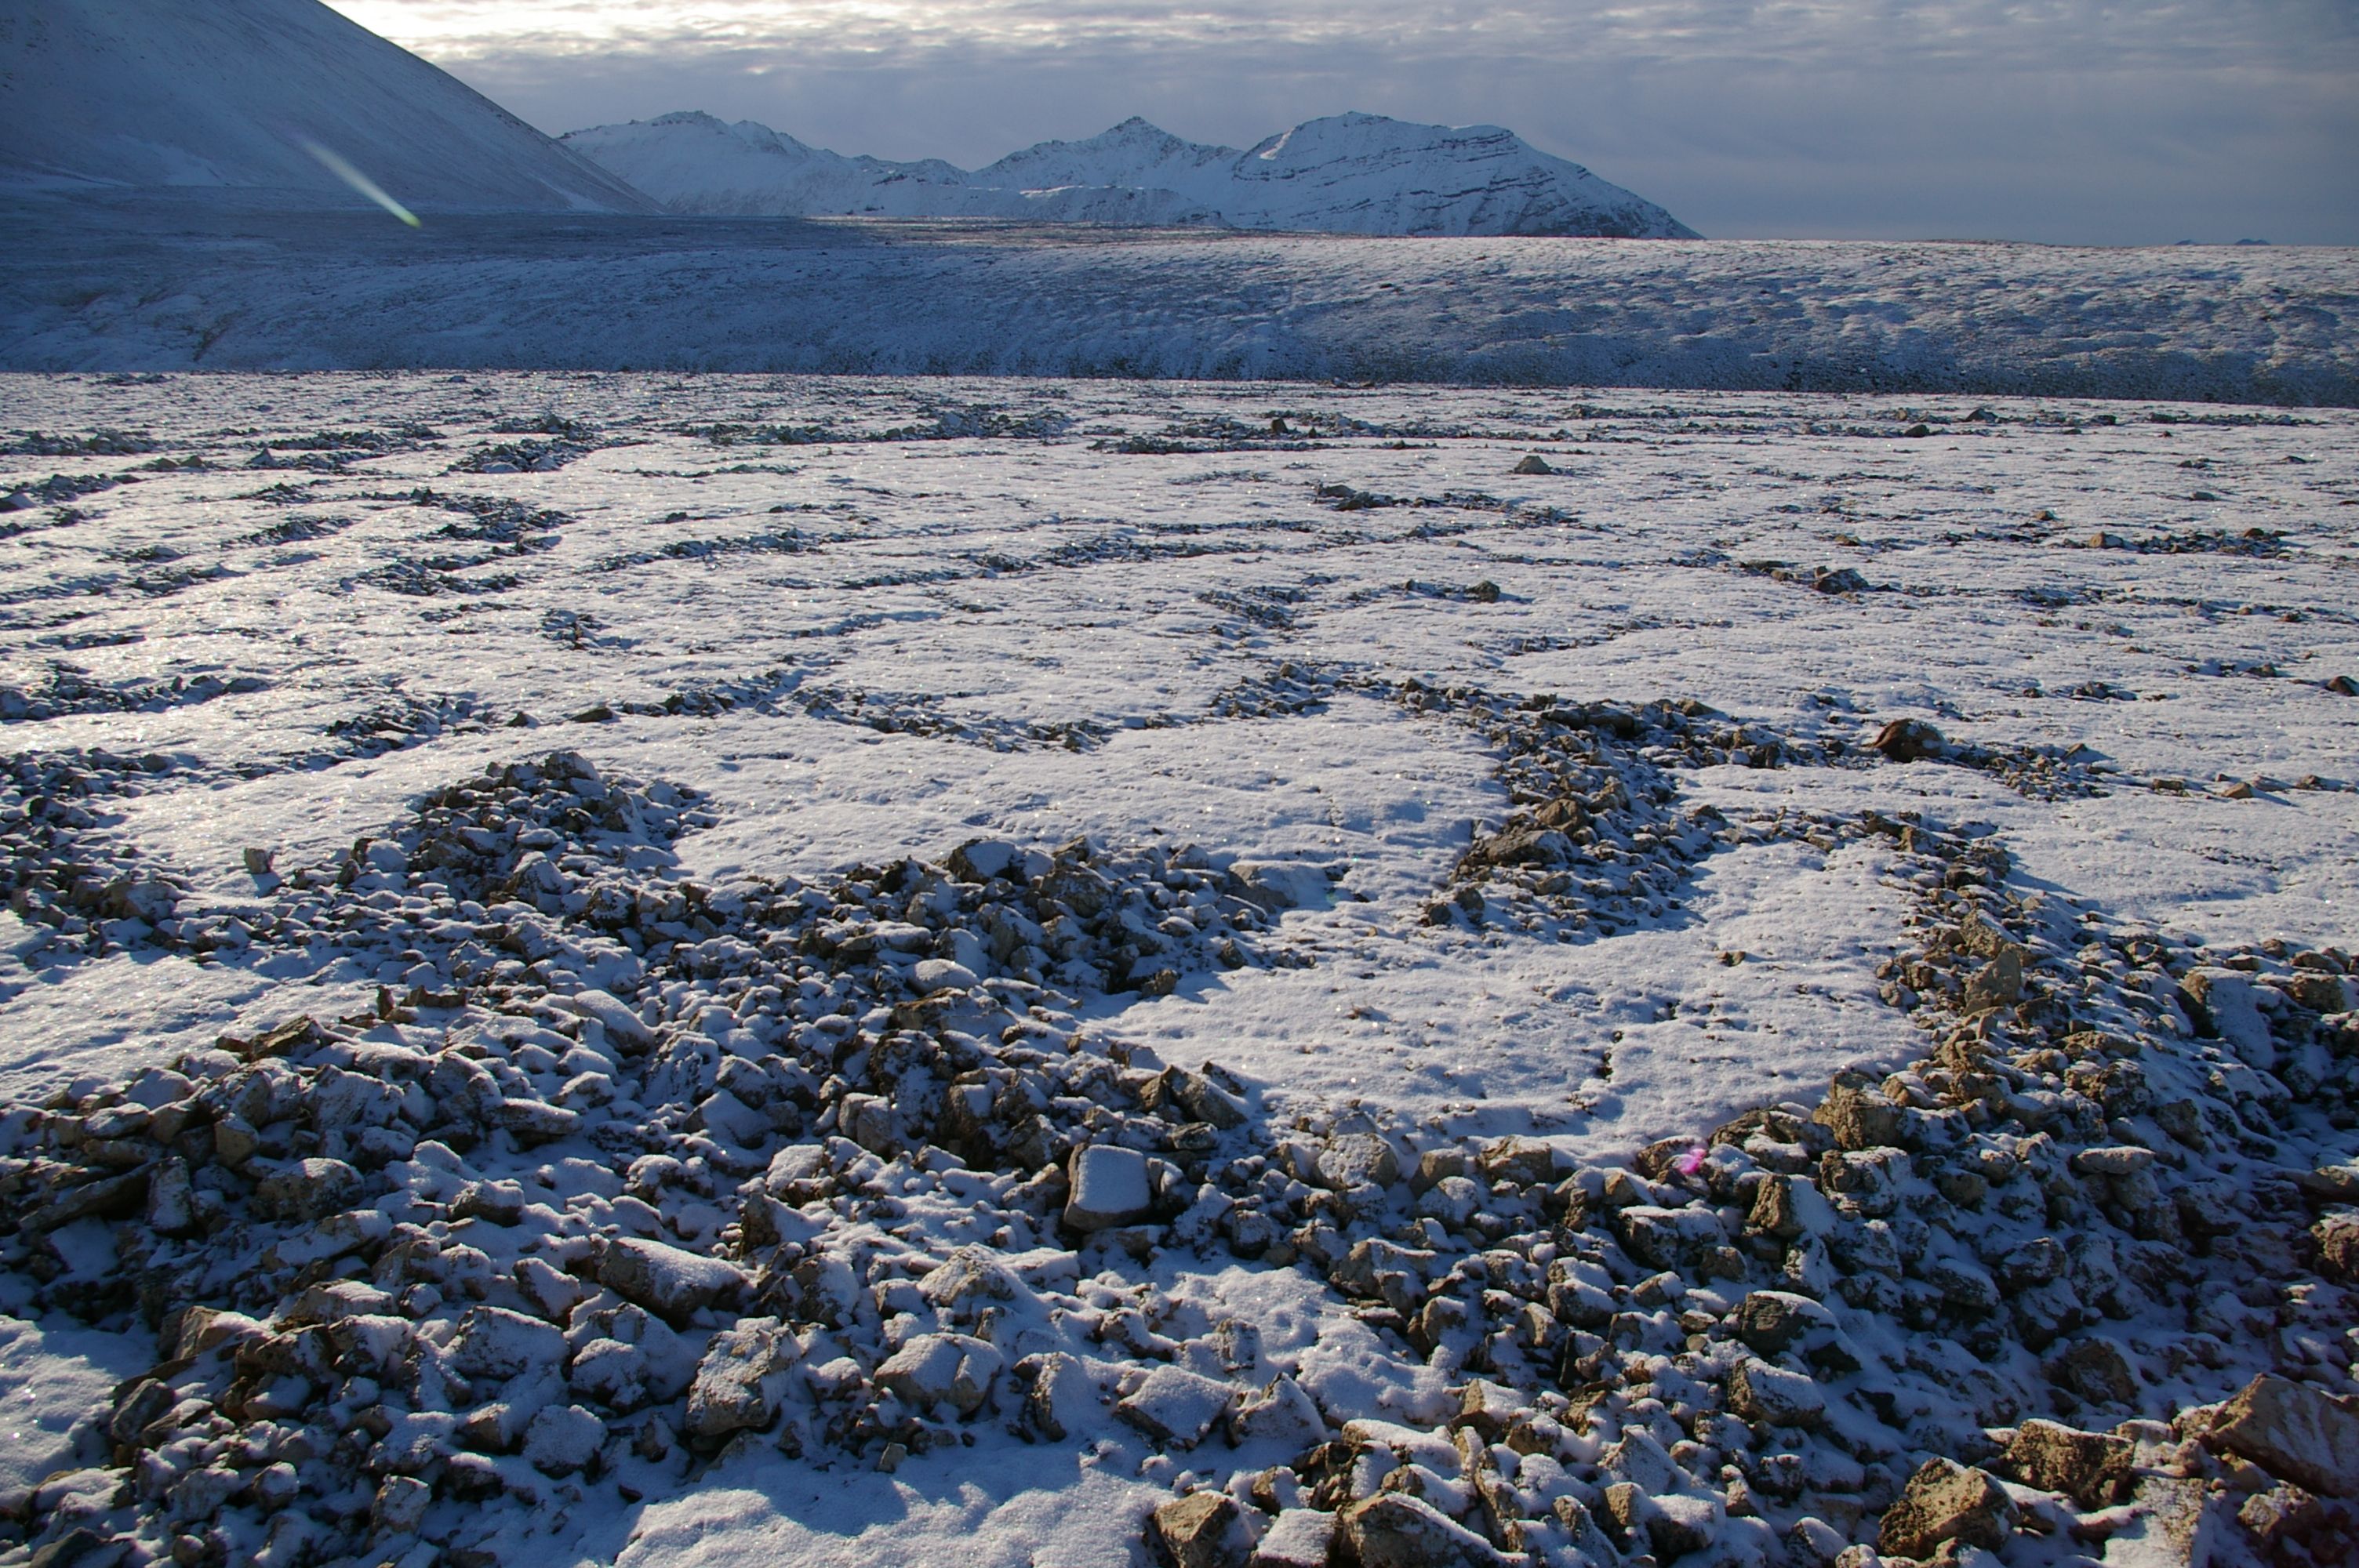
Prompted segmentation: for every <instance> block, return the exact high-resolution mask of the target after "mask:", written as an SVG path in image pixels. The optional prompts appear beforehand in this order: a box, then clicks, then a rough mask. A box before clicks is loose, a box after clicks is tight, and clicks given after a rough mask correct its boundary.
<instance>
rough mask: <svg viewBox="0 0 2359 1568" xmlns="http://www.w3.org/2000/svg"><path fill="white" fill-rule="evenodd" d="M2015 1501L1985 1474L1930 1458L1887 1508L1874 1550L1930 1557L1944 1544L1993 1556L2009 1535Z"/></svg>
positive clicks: (2011, 1529)
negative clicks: (1975, 1548) (1974, 1548)
mask: <svg viewBox="0 0 2359 1568" xmlns="http://www.w3.org/2000/svg"><path fill="white" fill-rule="evenodd" d="M2015 1521H2016V1507H2015V1502H2014V1500H2013V1499H2012V1498H2009V1497H2008V1496H2007V1495H2006V1490H2005V1489H2004V1488H2003V1487H2000V1486H1999V1484H1998V1483H1997V1482H1996V1481H1995V1480H1993V1479H1991V1477H1990V1475H1989V1473H1988V1472H1986V1471H1984V1470H1979V1469H1976V1468H1973V1466H1971V1465H1961V1464H1959V1463H1957V1461H1955V1460H1953V1459H1940V1458H1934V1459H1928V1460H1927V1461H1925V1463H1924V1464H1922V1465H1919V1466H1918V1468H1917V1473H1916V1474H1915V1475H1913V1476H1909V1477H1908V1486H1906V1487H1902V1488H1901V1492H1900V1497H1899V1499H1898V1500H1897V1501H1896V1502H1895V1503H1894V1504H1893V1505H1892V1506H1891V1507H1890V1508H1889V1509H1886V1510H1885V1514H1884V1523H1883V1526H1882V1528H1881V1529H1880V1530H1878V1531H1877V1534H1876V1539H1875V1549H1876V1550H1877V1551H1878V1552H1883V1553H1885V1554H1886V1555H1887V1556H1893V1557H1930V1556H1932V1555H1933V1552H1934V1551H1935V1549H1937V1548H1938V1547H1940V1545H1941V1543H1942V1542H1943V1541H1958V1542H1960V1543H1961V1544H1962V1545H1966V1546H1980V1547H1984V1548H1985V1549H1987V1550H1989V1551H1993V1552H1995V1551H1997V1550H1998V1548H1999V1547H2000V1546H2001V1545H2002V1544H2004V1543H2005V1541H2006V1538H2007V1536H2008V1535H2009V1534H2010V1533H2011V1532H2013V1530H2014V1529H2015Z"/></svg>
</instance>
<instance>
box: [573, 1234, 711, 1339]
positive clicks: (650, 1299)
mask: <svg viewBox="0 0 2359 1568" xmlns="http://www.w3.org/2000/svg"><path fill="white" fill-rule="evenodd" d="M598 1282H599V1283H600V1284H602V1285H604V1286H606V1287H607V1288H608V1289H610V1290H612V1291H613V1292H614V1293H615V1294H616V1295H618V1296H621V1297H622V1298H623V1299H624V1300H625V1301H626V1302H633V1303H636V1304H638V1305H640V1306H643V1307H645V1308H647V1310H648V1311H649V1312H652V1313H655V1314H658V1315H659V1316H662V1317H665V1318H669V1319H670V1320H671V1321H672V1322H674V1323H679V1322H681V1321H683V1320H685V1319H686V1318H688V1317H690V1315H692V1314H694V1313H695V1312H696V1311H697V1310H698V1309H699V1308H701V1307H708V1306H711V1305H712V1303H714V1302H717V1301H719V1300H721V1299H722V1298H723V1297H724V1296H730V1295H734V1294H735V1293H736V1292H738V1291H739V1290H741V1289H743V1288H744V1286H745V1274H744V1273H743V1272H742V1271H739V1269H738V1268H737V1266H736V1265H735V1264H734V1263H724V1262H723V1261H722V1260H720V1259H718V1258H706V1257H703V1256H701V1255H700V1254H698V1253H694V1252H690V1251H686V1250H684V1249H680V1248H678V1247H672V1246H669V1245H667V1244H666V1243H664V1242H661V1241H649V1240H647V1239H645V1238H640V1237H636V1236H625V1237H623V1238H619V1239H616V1240H614V1241H609V1242H608V1243H606V1247H605V1250H604V1251H603V1253H601V1254H600V1256H599V1259H598Z"/></svg>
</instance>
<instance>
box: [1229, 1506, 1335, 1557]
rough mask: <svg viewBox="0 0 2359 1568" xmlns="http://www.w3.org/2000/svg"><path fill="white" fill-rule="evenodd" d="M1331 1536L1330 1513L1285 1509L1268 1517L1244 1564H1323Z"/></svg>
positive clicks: (1332, 1527) (1331, 1540) (1330, 1542)
mask: <svg viewBox="0 0 2359 1568" xmlns="http://www.w3.org/2000/svg"><path fill="white" fill-rule="evenodd" d="M1334 1540H1335V1516H1334V1515H1333V1514H1331V1513H1322V1512H1321V1511H1320V1510H1318V1509H1286V1510H1285V1511H1283V1512H1281V1513H1280V1514H1279V1515H1278V1516H1277V1519H1273V1520H1271V1521H1270V1527H1269V1530H1268V1531H1267V1532H1266V1534H1264V1535H1263V1536H1262V1538H1261V1541H1260V1544H1258V1545H1256V1547H1255V1548H1254V1554H1253V1559H1252V1561H1251V1562H1249V1563H1247V1564H1246V1565H1245V1568H1327V1562H1328V1554H1329V1553H1330V1552H1332V1550H1333V1544H1334Z"/></svg>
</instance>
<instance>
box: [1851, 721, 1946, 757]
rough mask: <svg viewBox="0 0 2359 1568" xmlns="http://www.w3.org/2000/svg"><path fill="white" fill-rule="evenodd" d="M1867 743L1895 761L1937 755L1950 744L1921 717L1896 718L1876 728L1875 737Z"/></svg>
mask: <svg viewBox="0 0 2359 1568" xmlns="http://www.w3.org/2000/svg"><path fill="white" fill-rule="evenodd" d="M1868 744H1869V745H1871V746H1873V747H1875V749H1876V750H1877V751H1879V752H1883V753H1884V754H1885V756H1886V757H1887V758H1889V759H1891V760H1892V761H1893V762H1917V761H1919V760H1920V759H1922V758H1925V757H1938V756H1940V754H1941V753H1942V752H1945V751H1947V750H1949V745H1950V743H1949V741H1945V740H1943V739H1942V738H1941V732H1940V730H1936V729H1934V728H1933V727H1932V726H1931V725H1930V724H1928V723H1926V722H1925V721H1924V720H1923V719H1894V720H1892V721H1891V722H1890V723H1889V724H1886V726H1885V727H1884V728H1883V729H1881V730H1877V731H1876V732H1875V740H1873V741H1869V742H1868Z"/></svg>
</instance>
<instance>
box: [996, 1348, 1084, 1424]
mask: <svg viewBox="0 0 2359 1568" xmlns="http://www.w3.org/2000/svg"><path fill="white" fill-rule="evenodd" d="M1016 1370H1017V1372H1018V1373H1019V1374H1020V1375H1022V1376H1024V1377H1027V1378H1029V1379H1030V1380H1031V1384H1032V1386H1031V1389H1030V1390H1029V1391H1028V1392H1027V1393H1026V1395H1025V1396H1024V1422H1025V1424H1026V1425H1027V1426H1028V1427H1030V1428H1031V1430H1033V1431H1034V1432H1037V1433H1039V1434H1040V1435H1042V1436H1043V1437H1046V1438H1048V1439H1049V1440H1050V1441H1051V1442H1056V1443H1061V1442H1063V1441H1064V1440H1065V1439H1066V1438H1068V1437H1071V1435H1073V1434H1074V1433H1078V1432H1080V1431H1082V1429H1083V1428H1085V1427H1087V1426H1088V1425H1089V1424H1090V1423H1091V1422H1093V1421H1094V1420H1095V1419H1097V1415H1098V1411H1099V1408H1100V1407H1099V1402H1098V1388H1097V1384H1096V1383H1094V1382H1093V1381H1092V1380H1091V1379H1090V1375H1089V1371H1088V1369H1087V1368H1084V1367H1083V1366H1082V1363H1081V1361H1080V1359H1079V1358H1078V1357H1072V1356H1069V1355H1067V1354H1066V1353H1065V1352H1063V1351H1061V1350H1051V1351H1049V1352H1048V1353H1047V1354H1045V1355H1042V1356H1038V1357H1026V1358H1025V1360H1024V1361H1022V1362H1019V1363H1017V1366H1016Z"/></svg>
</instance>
